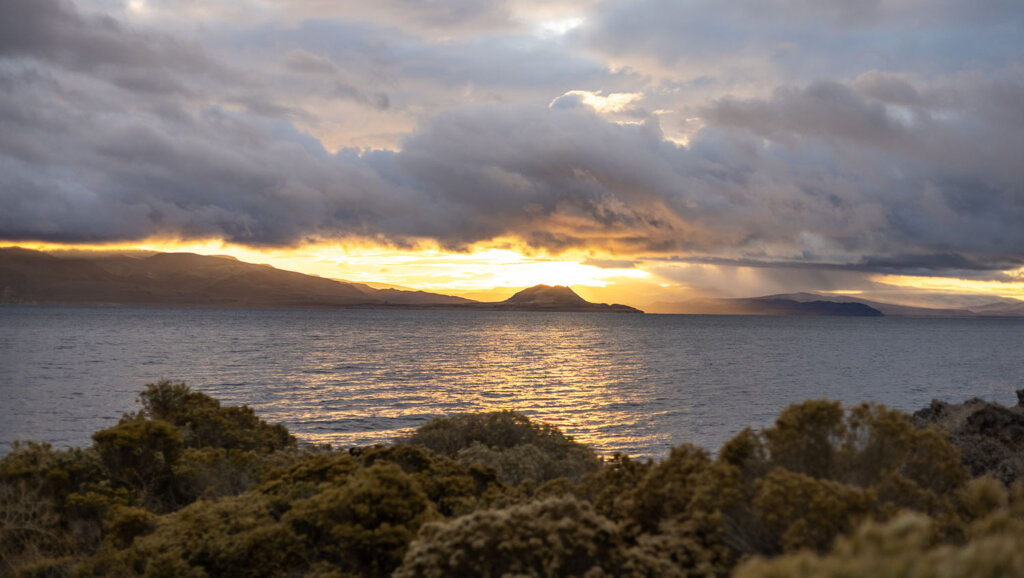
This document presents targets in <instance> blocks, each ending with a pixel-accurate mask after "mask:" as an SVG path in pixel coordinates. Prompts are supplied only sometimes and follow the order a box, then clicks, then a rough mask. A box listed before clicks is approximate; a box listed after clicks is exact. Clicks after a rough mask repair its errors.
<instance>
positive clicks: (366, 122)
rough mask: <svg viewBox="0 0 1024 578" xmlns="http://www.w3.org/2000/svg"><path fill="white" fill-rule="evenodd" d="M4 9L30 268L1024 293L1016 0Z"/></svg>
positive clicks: (2, 131) (8, 195)
mask: <svg viewBox="0 0 1024 578" xmlns="http://www.w3.org/2000/svg"><path fill="white" fill-rule="evenodd" d="M0 13H2V14H3V18H2V19H0V207H2V209H0V244H2V245H22V246H30V247H36V248H44V249H68V248H77V249H106V250H111V249H115V250H122V249H123V250H128V249H146V250H189V251H195V252H201V253H207V254H230V255H234V256H237V257H239V258H243V259H245V260H249V261H253V262H265V263H270V264H273V265H275V266H279V267H282V268H290V269H296V270H301V271H304V272H308V273H314V274H318V275H322V276H325V277H332V278H341V279H349V280H353V281H363V282H366V281H375V282H381V283H389V284H394V285H400V286H406V287H414V288H421V289H426V290H433V291H439V292H447V293H456V294H465V295H476V296H481V297H487V296H491V297H494V296H499V295H507V294H508V293H510V292H511V291H512V290H513V288H516V287H523V286H528V285H532V284H535V283H548V284H569V285H572V286H573V287H574V288H577V290H578V291H579V292H580V293H581V294H582V295H583V296H584V297H587V298H591V299H597V300H602V301H617V302H624V303H628V304H633V305H641V306H642V305H643V304H646V303H650V302H653V301H658V300H661V301H673V300H675V301H681V300H685V299H689V298H693V297H709V296H719V297H744V296H754V295H763V294H769V293H780V292H790V291H824V292H839V293H850V294H858V295H861V296H865V297H871V298H878V299H883V300H888V301H894V302H902V303H908V304H918V305H950V304H952V305H963V304H978V303H982V302H990V301H993V300H997V299H999V298H1013V297H1017V298H1024V3H1021V2H1018V1H1012V0H971V1H960V0H930V1H925V0H866V1H863V2H849V1H841V0H732V1H729V0H716V1H713V2H712V1H708V0H677V1H669V0H630V1H607V2H602V1H590V0H582V1H567V0H545V1H540V0H509V1H506V2H480V1H474V0H450V1H449V0H425V1H411V0H378V1H375V2H365V1H355V0H351V1H350V0H290V1H284V0H231V1H219V0H127V1H124V0H79V1H77V2H71V1H68V0H0ZM496 287H497V288H501V291H498V292H494V291H491V290H492V289H494V288H496Z"/></svg>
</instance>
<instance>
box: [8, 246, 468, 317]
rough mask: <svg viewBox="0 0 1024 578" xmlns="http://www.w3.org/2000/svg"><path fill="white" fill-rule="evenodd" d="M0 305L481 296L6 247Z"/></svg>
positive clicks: (248, 266)
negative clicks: (385, 287) (402, 289)
mask: <svg viewBox="0 0 1024 578" xmlns="http://www.w3.org/2000/svg"><path fill="white" fill-rule="evenodd" d="M0 303H66V304H99V305H177V306H206V307H360V306H383V305H398V306H410V307H418V306H426V307H434V306H446V305H462V304H470V303H475V302H474V301H471V300H469V299H463V298H461V297H452V296H448V295H438V294H434V293H424V292H422V291H396V290H377V289H371V288H369V287H366V286H365V285H359V284H353V283H346V282H343V281H335V280H333V279H325V278H323V277H316V276H313V275H304V274H302V273H296V272H294V271H283V270H281V269H276V268H274V267H271V266H270V265H256V264H253V263H245V262H242V261H238V260H237V259H234V258H231V257H210V256H204V255H196V254H193V253H159V254H156V255H153V256H150V257H143V258H139V257H129V256H104V257H94V258H91V257H74V258H60V257H55V256H53V255H49V254H47V253H43V252H40V251H30V250H26V249H18V248H8V249H0Z"/></svg>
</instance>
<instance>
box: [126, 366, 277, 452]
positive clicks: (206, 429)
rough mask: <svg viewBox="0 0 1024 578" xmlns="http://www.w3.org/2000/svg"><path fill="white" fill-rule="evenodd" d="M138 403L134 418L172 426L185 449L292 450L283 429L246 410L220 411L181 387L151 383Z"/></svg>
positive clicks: (211, 401)
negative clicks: (161, 422)
mask: <svg viewBox="0 0 1024 578" xmlns="http://www.w3.org/2000/svg"><path fill="white" fill-rule="evenodd" d="M139 401H140V403H141V404H142V411H141V412H139V413H138V414H137V415H136V416H134V417H143V418H149V419H154V420H162V421H165V422H167V423H169V424H172V425H173V426H175V427H176V428H178V429H179V430H180V431H181V436H182V440H183V443H184V445H185V447H190V448H203V447H212V448H224V449H227V450H243V451H258V452H273V451H277V450H282V449H285V448H293V447H295V438H294V437H293V436H291V435H290V434H289V433H288V430H287V429H286V428H285V427H284V426H282V425H280V424H273V425H271V424H268V423H267V422H265V421H263V420H261V419H259V418H258V417H257V416H256V413H255V412H254V411H253V410H252V409H251V408H249V407H248V406H244V405H242V406H228V407H222V406H221V405H220V401H218V400H216V399H214V398H212V397H210V396H208V395H206V394H204V393H201V392H198V391H192V390H191V389H190V388H189V387H188V386H187V385H185V384H184V383H171V382H170V381H161V382H158V383H151V384H149V385H147V386H146V389H145V391H143V392H142V393H141V394H140V395H139Z"/></svg>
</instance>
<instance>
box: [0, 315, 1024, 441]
mask: <svg viewBox="0 0 1024 578" xmlns="http://www.w3.org/2000/svg"><path fill="white" fill-rule="evenodd" d="M1022 345H1024V320H1021V319H983V320H965V319H896V318H836V317H817V318H797V317H788V318H772V317H718V316H682V315H616V314H597V313H591V314H580V313H555V314H552V313H515V312H465V311H461V312H459V311H390V310H388V311H378V310H337V311H300V310H249V309H244V310H243V309H162V308H104V307H47V306H6V307H0V453H3V452H6V451H7V449H8V448H9V447H10V443H11V441H13V440H14V439H34V440H38V441H46V442H50V443H53V444H54V445H58V446H70V445H86V444H88V443H89V436H90V434H91V433H92V432H93V431H96V430H97V429H101V428H103V427H107V426H110V425H112V424H114V423H115V422H116V421H117V419H118V417H119V416H120V415H121V413H122V412H125V411H132V410H135V409H137V402H136V397H137V395H138V392H139V391H140V390H141V389H142V388H143V385H144V384H146V383H148V382H153V381H156V380H159V379H172V380H175V381H179V380H181V381H186V382H188V383H189V384H190V385H191V386H192V387H194V388H195V389H198V390H201V391H204V392H206V393H209V394H211V395H213V396H215V397H217V398H219V399H221V400H222V401H223V402H225V403H227V404H247V405H249V406H252V407H253V408H254V409H256V410H257V412H258V413H259V414H260V415H261V416H262V417H264V418H266V419H267V420H270V421H274V422H282V423H284V424H285V425H287V426H288V428H289V429H290V430H291V431H292V432H293V433H295V434H296V435H297V436H298V437H299V438H300V439H304V440H308V441H314V442H328V443H332V444H335V445H342V446H349V445H357V444H368V443H374V442H386V441H388V440H390V439H391V438H392V437H393V436H394V435H396V434H397V433H400V432H403V431H405V430H408V429H409V428H413V427H416V426H418V425H420V424H422V423H423V422H424V421H426V420H428V419H430V418H431V417H433V416H438V415H445V414H451V413H457V412H466V411H482V410H493V409H505V408H508V409H515V410H518V411H521V412H524V413H526V414H528V415H530V416H531V417H536V418H539V419H541V420H544V421H548V422H552V423H554V424H557V425H558V426H560V427H561V428H563V430H565V431H567V432H568V433H570V434H572V435H574V436H575V437H576V439H578V440H580V441H583V442H586V443H589V444H591V445H593V446H594V447H595V448H596V449H597V450H598V451H599V452H601V453H604V454H610V453H612V452H616V451H621V452H626V453H629V454H633V455H649V456H654V457H661V456H664V455H665V454H666V453H667V451H668V448H670V447H671V446H673V445H677V444H680V443H683V442H692V443H696V444H699V445H702V446H704V447H706V448H708V449H711V450H715V449H717V448H718V447H719V446H720V445H721V444H722V443H723V442H724V441H725V440H727V439H729V438H730V437H731V436H732V435H733V434H735V433H736V432H737V431H739V430H741V429H742V428H744V427H746V426H754V427H763V426H765V425H768V424H769V423H771V421H772V420H773V419H774V417H775V416H776V415H777V413H778V411H779V410H780V409H782V408H783V407H785V406H786V405H788V404H790V403H793V402H797V401H801V400H804V399H807V398H831V399H839V400H842V401H843V402H846V403H856V402H860V401H864V400H872V401H877V402H881V403H884V404H886V405H889V406H892V407H898V408H901V409H905V410H915V409H918V408H920V407H923V406H924V405H926V404H927V403H928V402H929V401H930V400H931V399H933V398H940V399H945V400H949V401H961V400H963V399H966V398H970V397H975V396H979V397H984V398H986V399H990V400H994V401H999V402H1001V403H1005V404H1010V403H1015V402H1016V397H1015V396H1014V393H1013V392H1014V389H1016V388H1022V387H1024V350H1022Z"/></svg>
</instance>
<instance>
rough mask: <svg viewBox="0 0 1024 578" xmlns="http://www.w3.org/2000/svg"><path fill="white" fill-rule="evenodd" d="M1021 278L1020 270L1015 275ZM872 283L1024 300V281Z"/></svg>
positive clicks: (882, 278)
mask: <svg viewBox="0 0 1024 578" xmlns="http://www.w3.org/2000/svg"><path fill="white" fill-rule="evenodd" d="M1013 276H1014V277H1017V278H1020V270H1018V271H1016V272H1015V273H1014V274H1013ZM872 281H875V282H876V283H883V284H885V285H891V286H894V287H899V288H901V289H917V290H921V291H929V292H934V293H969V294H976V295H991V296H993V297H1009V298H1013V299H1024V281H992V280H977V279H959V278H955V277H915V276H911V275H876V276H874V277H872Z"/></svg>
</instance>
